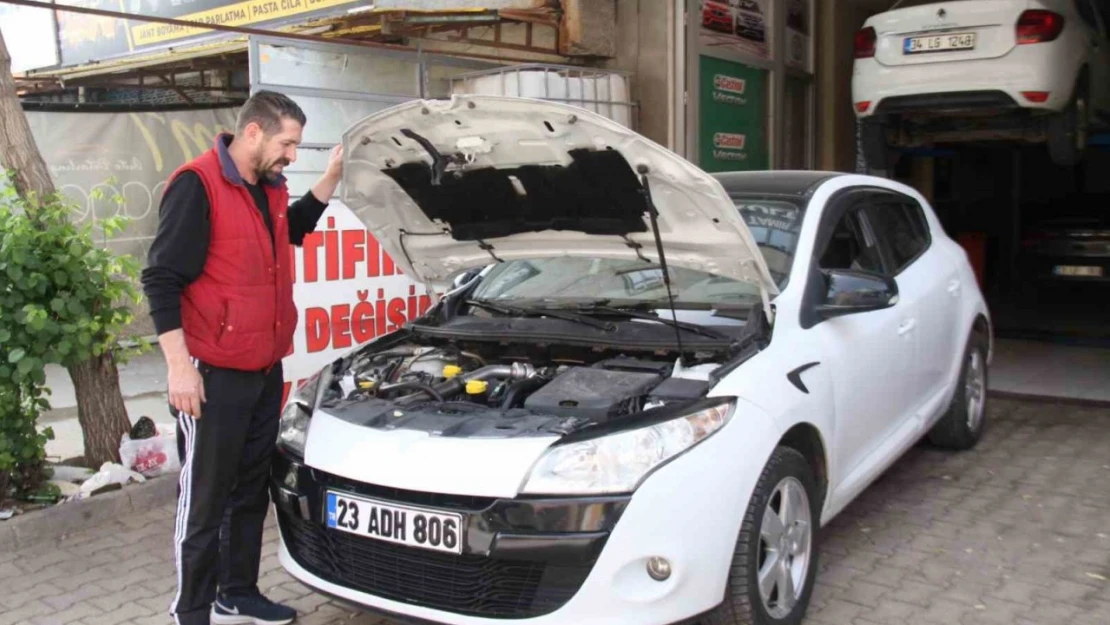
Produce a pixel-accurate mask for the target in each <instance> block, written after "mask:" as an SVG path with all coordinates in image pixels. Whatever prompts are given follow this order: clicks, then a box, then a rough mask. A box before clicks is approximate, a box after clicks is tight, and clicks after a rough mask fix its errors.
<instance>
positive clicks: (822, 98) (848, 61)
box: [817, 0, 893, 171]
mask: <svg viewBox="0 0 1110 625" xmlns="http://www.w3.org/2000/svg"><path fill="white" fill-rule="evenodd" d="M891 4H893V0H820V1H819V2H818V3H817V28H818V31H817V39H818V41H817V50H818V54H817V136H818V139H819V140H818V146H817V163H818V168H819V169H824V170H831V171H855V169H856V117H855V114H854V113H853V112H852V65H853V60H854V59H853V53H852V49H853V42H854V37H855V33H856V31H857V30H859V28H860V27H861V26H862V25H863V22H864V21H866V20H867V18H868V17H869V16H871V15H872V14H874V13H876V12H878V11H882V10H884V9H886V8H887V7H889V6H890V5H891Z"/></svg>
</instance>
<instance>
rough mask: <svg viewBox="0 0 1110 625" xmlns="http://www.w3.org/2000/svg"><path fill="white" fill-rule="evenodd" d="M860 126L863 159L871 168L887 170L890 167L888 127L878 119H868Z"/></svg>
mask: <svg viewBox="0 0 1110 625" xmlns="http://www.w3.org/2000/svg"><path fill="white" fill-rule="evenodd" d="M862 124H863V126H862V127H861V128H860V143H861V144H862V145H861V146H860V147H861V151H862V152H863V160H864V161H866V162H867V166H868V167H870V168H871V169H878V170H882V171H886V170H888V169H890V166H891V162H890V161H891V158H890V145H889V144H888V143H887V140H886V128H884V127H883V125H882V122H880V121H877V120H866V121H864V122H862Z"/></svg>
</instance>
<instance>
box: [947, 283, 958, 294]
mask: <svg viewBox="0 0 1110 625" xmlns="http://www.w3.org/2000/svg"><path fill="white" fill-rule="evenodd" d="M948 292H949V293H951V294H952V295H958V294H959V293H960V281H959V280H952V281H951V282H949V283H948Z"/></svg>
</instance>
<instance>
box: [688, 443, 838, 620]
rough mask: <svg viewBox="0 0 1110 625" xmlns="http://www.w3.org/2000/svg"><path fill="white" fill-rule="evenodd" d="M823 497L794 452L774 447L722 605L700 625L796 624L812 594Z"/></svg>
mask: <svg viewBox="0 0 1110 625" xmlns="http://www.w3.org/2000/svg"><path fill="white" fill-rule="evenodd" d="M820 502H821V497H820V495H819V493H818V489H817V481H816V479H814V476H813V471H812V469H811V468H810V466H809V463H808V462H806V459H805V457H803V456H802V455H801V454H800V453H798V452H797V451H795V450H793V449H791V448H789V447H778V448H776V449H775V451H774V453H773V454H772V455H771V459H770V461H768V462H767V466H766V467H764V469H763V474H762V475H761V476H760V478H759V482H758V483H757V484H756V487H755V491H754V492H753V493H752V497H751V500H750V501H749V503H748V509H747V512H746V514H745V515H744V522H743V524H742V526H741V528H740V537H739V539H738V540H737V541H736V548H735V551H734V552H733V556H732V566H731V568H730V570H729V576H728V585H727V587H726V588H725V597H724V601H723V602H722V603H721V605H720V606H718V607H717V608H716V609H715V610H714V611H713V612H711V613H710V614H709V615H708V616H706V617H705V618H703V619H702V621H701V622H702V624H703V625H797V624H798V623H801V621H802V618H803V617H804V616H805V612H806V609H807V608H808V607H809V600H810V596H811V595H812V594H813V580H814V577H815V576H816V574H817V530H818V523H819V519H820V512H821V511H820V505H821V503H820Z"/></svg>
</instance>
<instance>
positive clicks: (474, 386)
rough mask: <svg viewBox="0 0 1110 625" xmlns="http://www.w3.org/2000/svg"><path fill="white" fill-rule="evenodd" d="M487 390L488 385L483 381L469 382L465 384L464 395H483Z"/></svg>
mask: <svg viewBox="0 0 1110 625" xmlns="http://www.w3.org/2000/svg"><path fill="white" fill-rule="evenodd" d="M487 388H489V383H488V382H486V381H485V380H471V381H469V382H467V383H466V394H467V395H478V394H480V393H485V392H486V389H487Z"/></svg>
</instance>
